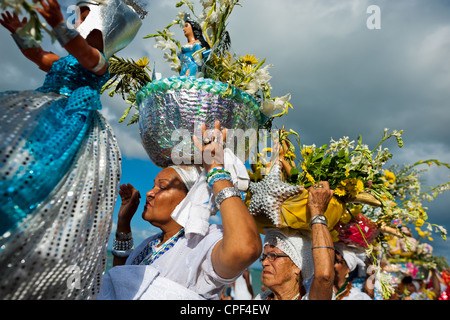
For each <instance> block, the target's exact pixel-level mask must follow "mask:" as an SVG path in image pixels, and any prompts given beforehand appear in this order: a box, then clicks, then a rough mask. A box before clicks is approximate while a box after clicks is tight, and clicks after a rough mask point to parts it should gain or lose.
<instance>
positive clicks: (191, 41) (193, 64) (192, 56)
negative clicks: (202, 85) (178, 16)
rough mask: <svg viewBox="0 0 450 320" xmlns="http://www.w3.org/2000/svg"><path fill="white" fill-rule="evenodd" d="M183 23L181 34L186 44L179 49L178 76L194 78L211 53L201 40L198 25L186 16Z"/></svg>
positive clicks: (201, 36) (205, 43) (200, 30)
mask: <svg viewBox="0 0 450 320" xmlns="http://www.w3.org/2000/svg"><path fill="white" fill-rule="evenodd" d="M184 21H185V24H184V28H183V32H184V36H185V37H186V39H187V41H188V42H187V43H186V44H184V45H183V46H182V47H181V52H179V54H178V58H179V59H180V62H181V71H180V75H181V76H186V77H189V76H196V74H197V72H199V70H200V67H201V66H202V65H203V63H204V62H205V61H206V59H207V58H208V56H209V54H210V53H211V48H210V47H209V44H208V42H206V40H205V39H204V38H203V34H202V28H201V27H200V25H199V24H198V23H197V22H195V21H194V20H191V19H190V16H189V15H188V14H186V15H185V16H184Z"/></svg>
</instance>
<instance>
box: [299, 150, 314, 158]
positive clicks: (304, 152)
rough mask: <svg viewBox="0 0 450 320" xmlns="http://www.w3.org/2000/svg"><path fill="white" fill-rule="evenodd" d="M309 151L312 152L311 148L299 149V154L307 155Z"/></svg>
mask: <svg viewBox="0 0 450 320" xmlns="http://www.w3.org/2000/svg"><path fill="white" fill-rule="evenodd" d="M311 152H312V150H311V148H304V149H303V150H302V151H301V154H302V156H303V157H306V156H308V155H309V154H311Z"/></svg>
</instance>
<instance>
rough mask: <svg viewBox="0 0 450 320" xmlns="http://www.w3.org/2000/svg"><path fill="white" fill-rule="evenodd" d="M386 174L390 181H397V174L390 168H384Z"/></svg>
mask: <svg viewBox="0 0 450 320" xmlns="http://www.w3.org/2000/svg"><path fill="white" fill-rule="evenodd" d="M384 175H385V177H386V179H387V181H388V182H389V183H391V184H392V183H394V182H395V174H394V173H393V172H391V171H389V170H384Z"/></svg>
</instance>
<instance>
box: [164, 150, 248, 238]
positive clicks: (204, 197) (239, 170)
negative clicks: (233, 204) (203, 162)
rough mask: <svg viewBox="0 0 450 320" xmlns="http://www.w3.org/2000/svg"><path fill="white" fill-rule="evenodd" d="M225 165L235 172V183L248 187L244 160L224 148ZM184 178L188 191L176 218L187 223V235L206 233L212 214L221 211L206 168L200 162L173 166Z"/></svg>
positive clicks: (177, 210) (233, 178) (233, 176)
mask: <svg viewBox="0 0 450 320" xmlns="http://www.w3.org/2000/svg"><path fill="white" fill-rule="evenodd" d="M223 167H224V169H225V170H226V171H228V172H230V174H231V178H232V180H233V183H234V185H235V187H237V188H238V189H239V190H241V191H244V190H247V188H248V184H249V181H250V178H249V176H248V173H247V169H246V168H245V165H244V163H243V162H242V161H241V160H240V159H239V158H238V157H236V156H235V155H234V153H233V152H232V151H231V150H230V149H228V148H225V149H224V165H223ZM171 168H173V169H174V170H176V172H177V173H178V175H179V176H180V177H181V179H182V180H183V182H184V184H185V185H186V188H187V189H188V194H187V195H186V197H185V198H184V199H183V201H181V202H180V203H179V204H178V206H177V207H176V208H175V209H174V211H173V212H172V215H171V216H172V218H173V219H174V220H175V221H176V222H177V223H178V224H179V225H181V226H183V227H184V231H185V235H186V237H187V238H189V237H190V236H191V235H192V234H199V235H205V234H206V232H207V231H208V228H209V218H210V217H211V215H215V214H216V213H217V211H218V210H217V207H216V205H215V198H214V196H213V192H212V190H211V188H210V187H209V186H208V183H207V182H206V171H205V169H203V168H202V167H200V166H194V165H191V166H188V165H185V166H182V165H178V166H172V167H171Z"/></svg>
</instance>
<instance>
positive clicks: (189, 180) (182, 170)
mask: <svg viewBox="0 0 450 320" xmlns="http://www.w3.org/2000/svg"><path fill="white" fill-rule="evenodd" d="M170 168H172V169H174V170H175V171H176V172H177V173H178V175H179V176H180V178H181V180H183V182H184V184H185V186H186V188H187V189H188V191H189V190H191V188H192V187H193V186H194V184H195V182H196V181H197V179H198V178H199V177H200V173H201V172H202V167H200V166H197V165H177V166H171V167H170Z"/></svg>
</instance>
